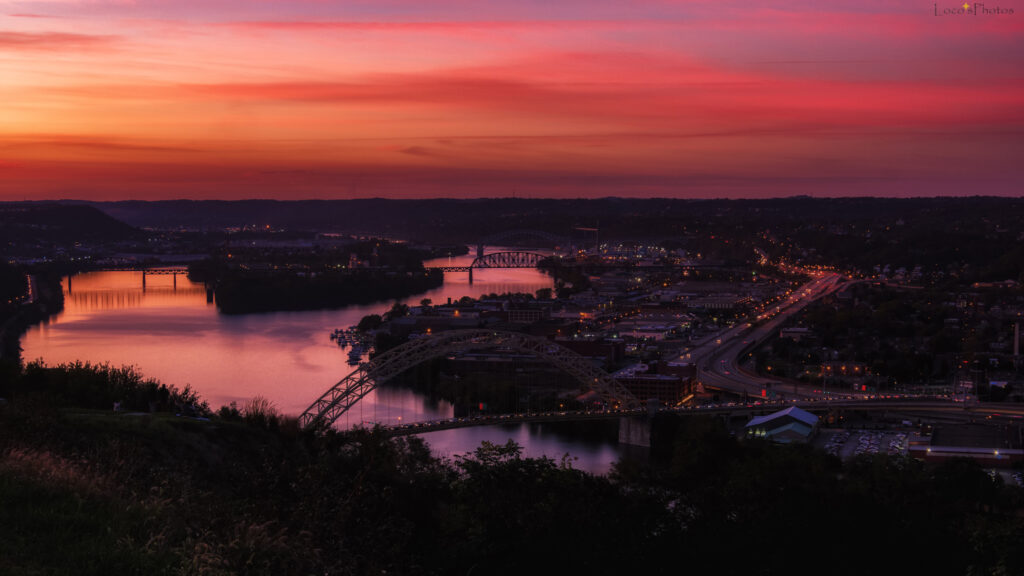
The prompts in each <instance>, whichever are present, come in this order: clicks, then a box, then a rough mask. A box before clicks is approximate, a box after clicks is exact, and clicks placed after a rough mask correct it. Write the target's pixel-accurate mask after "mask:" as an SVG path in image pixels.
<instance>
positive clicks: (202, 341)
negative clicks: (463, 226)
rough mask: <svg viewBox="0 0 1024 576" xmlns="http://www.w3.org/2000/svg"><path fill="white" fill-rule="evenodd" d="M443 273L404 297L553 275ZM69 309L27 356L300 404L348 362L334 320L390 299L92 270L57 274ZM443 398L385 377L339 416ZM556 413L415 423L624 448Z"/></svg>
mask: <svg viewBox="0 0 1024 576" xmlns="http://www.w3.org/2000/svg"><path fill="white" fill-rule="evenodd" d="M472 259H473V257H472V256H471V255H469V256H463V257H455V258H451V259H449V258H441V259H437V260H433V261H429V262H427V263H426V264H427V265H428V266H430V265H445V264H448V265H454V266H461V265H468V264H469V262H471V261H472ZM473 280H474V283H473V284H472V285H470V284H469V281H468V276H467V274H466V273H449V274H446V275H445V281H444V284H443V285H442V286H440V287H439V288H436V289H434V290H431V291H429V292H425V293H422V294H417V295H415V296H412V297H410V298H408V299H407V300H406V302H407V303H409V304H417V303H419V301H420V300H422V299H423V298H429V299H431V300H432V301H433V302H435V303H441V302H447V300H448V298H452V300H457V299H459V298H461V297H463V296H472V297H477V296H480V295H483V294H490V293H492V292H496V293H502V292H529V293H533V292H536V291H537V290H538V289H540V288H550V287H551V286H552V282H551V279H550V277H548V276H546V275H545V274H542V273H541V272H539V271H536V270H477V271H475V272H474V278H473ZM63 288H64V311H63V312H61V313H60V314H58V315H57V316H55V317H53V318H51V319H50V321H49V322H47V323H44V324H40V325H38V326H35V327H33V328H31V329H29V331H28V333H27V334H26V335H25V336H24V338H23V339H22V347H23V349H24V352H23V354H22V356H23V357H24V358H25V359H26V360H27V361H31V360H35V359H42V360H43V361H44V362H46V363H47V364H48V365H56V364H59V363H62V362H73V361H76V360H81V361H83V362H85V361H88V362H92V363H103V362H109V363H110V364H112V365H114V366H120V365H134V366H136V367H137V368H138V369H139V370H140V371H141V372H142V373H143V374H144V375H145V376H147V377H150V378H156V379H158V380H160V381H161V382H165V383H168V384H174V385H176V386H178V387H184V386H185V385H186V384H187V385H190V386H191V387H192V388H193V389H194V390H196V391H197V392H198V393H199V394H200V395H201V396H202V397H203V398H204V399H206V400H207V401H208V402H209V403H210V406H211V407H212V408H214V409H216V408H217V407H220V406H222V405H227V404H230V403H231V402H236V403H237V404H238V405H240V406H241V405H242V404H244V403H245V402H246V401H247V400H249V399H250V398H252V397H254V396H263V397H265V398H267V399H269V400H270V401H271V402H273V403H274V405H275V406H276V407H277V409H278V410H279V411H281V412H283V413H286V414H296V415H297V414H299V413H301V412H302V411H303V410H305V409H306V407H307V406H308V405H309V404H310V403H311V402H312V401H313V400H315V399H316V398H317V397H319V396H320V395H321V394H322V393H323V392H324V391H326V390H327V389H328V388H329V387H331V386H332V385H334V384H335V383H336V382H337V381H338V380H340V379H341V378H342V377H344V376H345V375H346V374H348V373H349V372H350V371H351V370H352V368H351V367H350V366H348V364H347V360H348V354H347V353H346V352H347V351H345V350H342V349H340V348H339V347H338V346H337V345H336V344H335V343H334V342H332V341H331V340H330V339H329V335H330V333H331V332H332V331H333V330H335V329H336V328H345V327H348V326H351V325H353V324H356V323H358V322H359V319H360V318H362V317H363V316H365V315H367V314H374V313H377V314H379V313H382V312H384V311H385V310H387V309H388V308H390V307H391V304H392V302H380V303H377V304H371V305H367V306H352V307H349V308H344V309H341V310H318V311H309V312H276V313H267V314H247V315H241V316H225V315H222V314H219V313H218V312H217V309H216V307H215V306H214V305H213V304H211V303H208V302H207V299H206V291H205V289H204V287H203V286H202V285H201V284H193V283H192V282H189V281H188V279H187V278H186V277H185V276H184V274H182V275H178V276H177V277H176V278H175V277H172V276H154V275H149V276H146V285H145V289H143V283H142V273H141V272H90V273H87V274H80V275H77V276H74V277H73V278H72V279H70V282H69V280H68V279H64V282H63ZM452 415H453V409H452V406H451V405H450V404H448V403H447V402H444V401H440V402H435V401H432V400H430V399H429V398H427V397H425V396H423V395H421V394H418V393H416V392H412V391H410V390H405V389H397V388H390V387H389V388H380V389H377V390H375V391H374V392H371V393H370V394H369V395H367V396H366V397H365V398H364V399H363V400H361V401H360V402H359V403H358V404H357V405H356V406H353V408H352V409H351V410H350V411H349V414H348V415H347V416H346V417H344V418H343V419H342V420H339V422H338V425H339V426H341V427H347V426H354V425H358V424H360V423H372V422H379V423H386V422H413V421H417V420H432V419H437V418H450V417H451V416H452ZM553 428H557V427H554V426H552V425H537V424H533V425H527V424H522V425H509V426H487V427H476V428H462V429H457V430H446V431H441V432H433V433H429V434H424V435H422V436H423V438H424V439H425V440H427V441H428V442H429V443H430V445H431V447H432V449H433V450H434V452H435V453H436V454H439V455H441V456H453V455H456V454H462V453H465V452H468V451H470V450H472V449H473V448H475V447H477V446H479V444H480V442H481V441H484V440H487V441H491V442H501V443H503V442H505V441H506V440H508V439H509V438H511V439H513V440H515V441H516V442H518V443H519V444H520V445H522V446H523V447H524V449H525V452H526V454H527V455H529V456H541V455H545V456H548V457H551V458H554V459H555V460H560V459H561V458H562V457H563V455H565V454H567V453H568V454H569V455H570V456H572V457H574V458H575V461H574V463H573V465H574V466H575V467H577V468H580V469H583V470H587V471H591V472H595V473H605V472H607V471H608V470H609V468H610V467H611V464H612V463H613V462H614V461H615V460H616V459H617V458H618V456H619V448H618V446H617V445H616V444H615V443H614V442H612V441H608V440H598V439H594V438H587V439H582V438H579V437H576V436H570V435H565V434H559V433H557V432H556V431H554V430H553Z"/></svg>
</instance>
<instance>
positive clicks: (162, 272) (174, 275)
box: [68, 265, 188, 292]
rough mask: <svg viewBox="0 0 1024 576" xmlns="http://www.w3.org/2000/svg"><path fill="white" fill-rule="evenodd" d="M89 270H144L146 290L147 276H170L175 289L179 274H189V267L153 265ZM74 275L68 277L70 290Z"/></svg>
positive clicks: (143, 283) (143, 284) (143, 282)
mask: <svg viewBox="0 0 1024 576" xmlns="http://www.w3.org/2000/svg"><path fill="white" fill-rule="evenodd" d="M88 272H142V290H143V291H145V290H146V276H170V277H171V281H172V283H173V287H174V288H175V289H177V288H178V276H179V275H188V268H187V267H184V266H182V267H177V268H171V267H153V268H147V267H145V266H138V265H132V266H117V267H115V266H109V267H105V268H95V269H92V270H88ZM72 279H73V276H70V277H68V292H71V282H72Z"/></svg>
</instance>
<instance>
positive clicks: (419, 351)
mask: <svg viewBox="0 0 1024 576" xmlns="http://www.w3.org/2000/svg"><path fill="white" fill-rule="evenodd" d="M481 348H504V349H508V350H512V351H515V352H520V353H524V354H532V355H534V356H536V357H538V358H540V359H542V360H545V361H547V362H548V363H550V364H552V365H553V366H556V367H558V368H560V369H561V370H562V371H564V372H566V373H567V374H569V375H570V376H572V377H573V378H575V379H576V381H578V382H579V383H580V386H581V387H582V388H584V389H586V390H594V391H595V392H597V393H598V394H599V395H600V396H601V398H602V399H603V400H604V401H605V402H608V403H609V404H613V405H617V406H618V407H620V408H627V409H632V408H637V407H639V406H640V402H639V401H638V400H637V399H636V397H635V396H633V394H632V393H631V392H630V391H629V390H627V389H626V388H625V386H623V385H622V384H621V383H619V382H618V381H617V380H615V379H614V378H612V376H611V375H610V374H608V373H607V372H605V371H604V370H601V369H599V368H595V367H594V365H593V364H591V363H590V361H589V360H587V359H586V358H584V357H583V356H580V355H579V354H576V353H575V352H573V351H571V350H569V349H567V348H564V347H562V346H559V345H558V344H556V343H554V342H552V341H550V340H546V339H544V338H538V337H536V336H530V335H529V334H522V333H519V332H503V331H495V330H451V331H448V332H440V333H438V334H434V335H432V336H425V337H423V338H420V339H418V340H413V341H411V342H408V343H406V344H403V345H401V346H398V347H396V348H392V349H391V350H388V351H387V352H384V353H382V354H378V355H377V356H375V357H374V358H373V359H372V360H370V361H369V362H364V363H362V364H360V365H359V367H358V368H356V369H355V370H354V371H353V372H352V373H351V374H349V375H348V376H346V377H345V378H343V379H342V380H341V381H340V382H338V383H337V384H335V385H334V386H332V387H331V389H330V390H328V391H327V392H325V393H324V394H323V396H320V398H318V399H317V400H316V401H315V402H313V403H312V404H311V405H310V406H309V408H307V409H306V411H305V412H303V413H302V415H301V416H299V423H300V424H301V425H302V426H303V427H321V426H322V427H324V428H329V427H330V426H331V425H332V424H334V422H335V421H336V420H337V419H338V418H339V417H341V416H342V415H343V414H345V412H347V411H348V409H349V408H351V407H352V406H353V405H354V404H355V403H356V402H358V401H359V400H360V399H362V398H363V396H366V395H367V394H369V393H370V391H372V390H373V389H374V388H376V387H377V386H379V385H381V384H382V383H384V382H386V381H387V380H389V379H391V378H394V377H395V376H398V375H399V374H401V373H402V372H404V371H406V370H408V369H409V368H412V367H414V366H417V365H419V364H421V363H423V362H426V361H428V360H433V359H436V358H443V357H445V356H448V355H450V354H454V353H457V352H464V351H467V350H478V349H481Z"/></svg>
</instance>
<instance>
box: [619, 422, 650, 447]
mask: <svg viewBox="0 0 1024 576" xmlns="http://www.w3.org/2000/svg"><path fill="white" fill-rule="evenodd" d="M619 444H626V445H628V446H641V447H643V448H650V447H651V419H650V418H647V417H643V416H639V417H638V416H627V417H626V418H619Z"/></svg>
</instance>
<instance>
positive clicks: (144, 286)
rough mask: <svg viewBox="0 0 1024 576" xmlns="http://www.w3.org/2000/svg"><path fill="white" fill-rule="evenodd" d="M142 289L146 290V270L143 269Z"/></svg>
mask: <svg viewBox="0 0 1024 576" xmlns="http://www.w3.org/2000/svg"><path fill="white" fill-rule="evenodd" d="M142 291H143V292H145V291H146V271H145V270H143V271H142Z"/></svg>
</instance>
